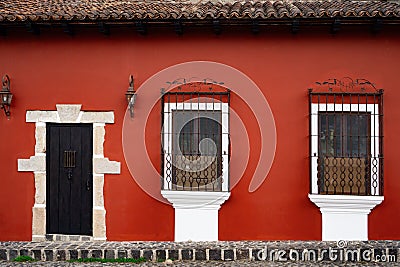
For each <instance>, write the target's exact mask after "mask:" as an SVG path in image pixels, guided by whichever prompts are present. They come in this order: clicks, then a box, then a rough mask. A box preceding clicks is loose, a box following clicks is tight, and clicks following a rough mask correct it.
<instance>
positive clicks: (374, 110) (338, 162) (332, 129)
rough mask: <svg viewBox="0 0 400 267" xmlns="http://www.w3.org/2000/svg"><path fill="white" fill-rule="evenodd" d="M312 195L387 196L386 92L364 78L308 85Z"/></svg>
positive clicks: (333, 80)
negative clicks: (313, 85)
mask: <svg viewBox="0 0 400 267" xmlns="http://www.w3.org/2000/svg"><path fill="white" fill-rule="evenodd" d="M309 104H310V161H311V167H310V172H311V174H310V176H311V193H312V194H326V195H368V196H379V195H383V153H382V151H383V134H382V130H383V90H382V89H379V90H378V89H376V88H375V86H374V85H373V84H372V83H370V82H369V81H367V80H365V79H356V80H353V79H351V78H348V77H346V78H343V79H342V80H338V79H330V80H328V81H325V82H322V83H317V86H316V87H315V88H312V89H309Z"/></svg>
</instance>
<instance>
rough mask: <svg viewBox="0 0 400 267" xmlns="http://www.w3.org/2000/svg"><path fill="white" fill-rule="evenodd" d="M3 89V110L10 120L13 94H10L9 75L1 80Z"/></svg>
mask: <svg viewBox="0 0 400 267" xmlns="http://www.w3.org/2000/svg"><path fill="white" fill-rule="evenodd" d="M1 84H2V88H1V91H0V98H1V108H2V109H4V113H5V114H6V116H7V118H10V105H11V100H12V97H13V94H12V93H11V92H10V78H9V77H8V75H7V74H6V75H4V76H3V78H2V79H1Z"/></svg>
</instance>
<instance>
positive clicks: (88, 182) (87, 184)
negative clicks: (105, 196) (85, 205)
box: [86, 180, 90, 191]
mask: <svg viewBox="0 0 400 267" xmlns="http://www.w3.org/2000/svg"><path fill="white" fill-rule="evenodd" d="M86 190H87V191H89V190H90V181H89V180H87V181H86Z"/></svg>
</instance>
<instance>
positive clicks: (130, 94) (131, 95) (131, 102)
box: [125, 74, 136, 118]
mask: <svg viewBox="0 0 400 267" xmlns="http://www.w3.org/2000/svg"><path fill="white" fill-rule="evenodd" d="M133 83H134V79H133V75H132V74H131V75H130V76H129V88H128V91H126V93H125V97H126V101H127V102H128V108H129V113H130V115H131V118H133V107H134V106H135V102H136V92H135V89H134V84H133Z"/></svg>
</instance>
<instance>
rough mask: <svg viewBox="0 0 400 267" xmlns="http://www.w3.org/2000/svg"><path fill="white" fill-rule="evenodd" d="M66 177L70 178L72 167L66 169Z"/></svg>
mask: <svg viewBox="0 0 400 267" xmlns="http://www.w3.org/2000/svg"><path fill="white" fill-rule="evenodd" d="M67 178H68V180H71V179H72V168H68V169H67Z"/></svg>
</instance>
